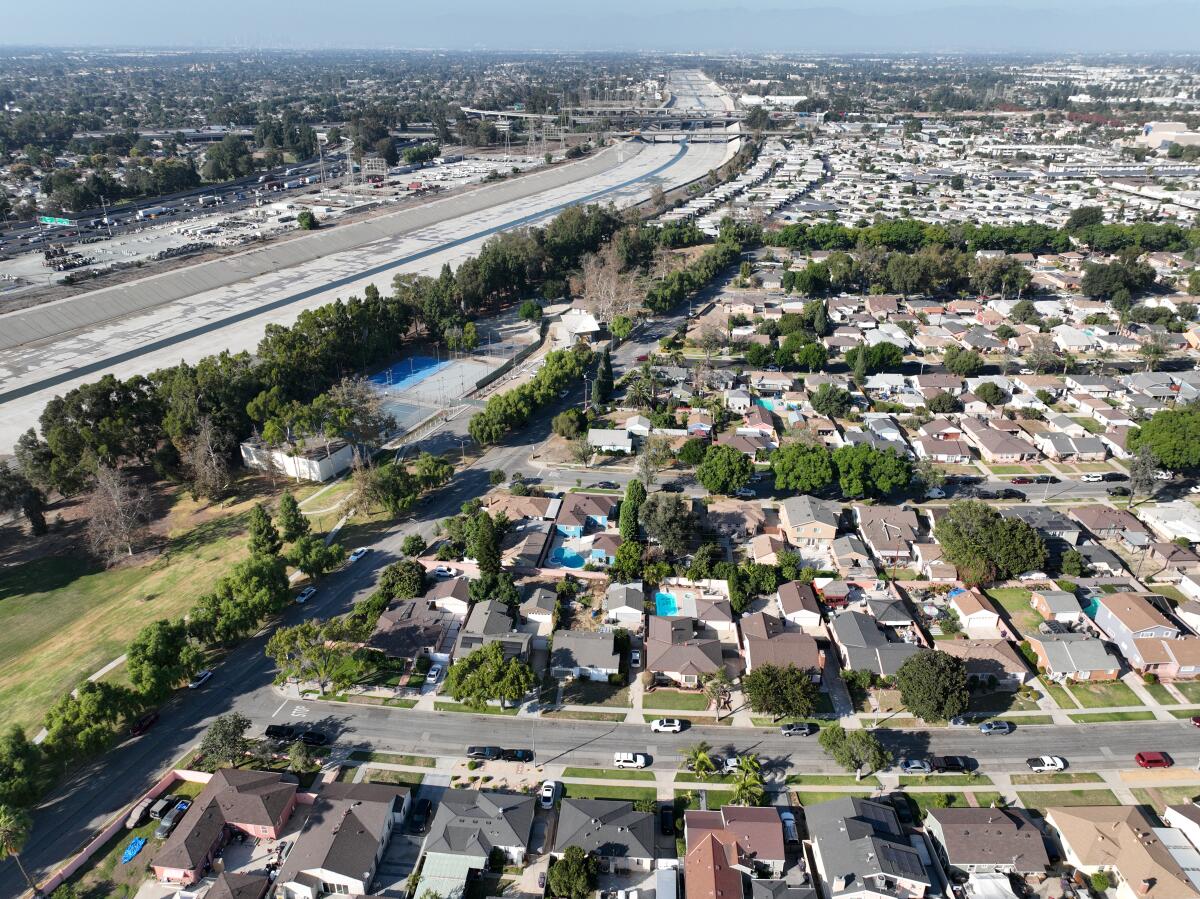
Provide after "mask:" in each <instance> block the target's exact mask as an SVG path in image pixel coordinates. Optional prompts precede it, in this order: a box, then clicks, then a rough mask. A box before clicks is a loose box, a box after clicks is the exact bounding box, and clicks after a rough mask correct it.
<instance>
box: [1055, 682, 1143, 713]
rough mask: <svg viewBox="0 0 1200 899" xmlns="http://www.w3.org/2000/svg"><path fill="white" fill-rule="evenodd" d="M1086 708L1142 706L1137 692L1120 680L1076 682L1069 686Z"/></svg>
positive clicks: (1073, 694)
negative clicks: (1092, 682)
mask: <svg viewBox="0 0 1200 899" xmlns="http://www.w3.org/2000/svg"><path fill="white" fill-rule="evenodd" d="M1068 689H1069V690H1070V691H1071V695H1072V696H1074V697H1075V698H1076V699H1078V700H1079V704H1080V705H1081V706H1083V707H1084V708H1085V709H1103V708H1108V707H1112V706H1130V705H1132V706H1140V705H1143V703H1142V701H1141V700H1140V699H1138V698H1137V694H1136V693H1134V692H1133V690H1131V689H1129V687H1128V686H1126V685H1125V684H1123V683H1121V682H1120V681H1119V680H1114V681H1103V682H1098V683H1094V684H1083V683H1076V684H1071V686H1070V687H1069V688H1068Z"/></svg>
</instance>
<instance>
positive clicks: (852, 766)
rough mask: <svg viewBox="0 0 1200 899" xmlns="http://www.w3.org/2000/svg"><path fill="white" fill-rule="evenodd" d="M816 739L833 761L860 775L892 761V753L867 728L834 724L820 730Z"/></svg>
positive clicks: (883, 766) (877, 769) (885, 765)
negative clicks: (856, 728) (851, 727)
mask: <svg viewBox="0 0 1200 899" xmlns="http://www.w3.org/2000/svg"><path fill="white" fill-rule="evenodd" d="M817 741H818V742H819V743H820V744H821V748H822V749H824V750H825V751H826V752H827V753H829V755H830V756H831V757H832V758H833V760H834V761H835V762H837V763H838V764H839V765H841V766H842V767H843V768H845V769H846V770H847V771H853V772H855V773H856V774H858V775H860V776H861V775H863V774H870V773H871V772H872V771H879V770H881V769H883V768H886V767H887V766H888V765H890V764H891V763H892V754H891V753H890V752H888V751H887V750H886V749H884V748H883V745H882V744H881V743H880V742H879V740H878V739H877V738H876V737H875V735H874V734H873V733H871V732H870V731H867V730H846V729H845V728H843V727H842V726H841V725H840V724H835V725H833V726H832V727H827V728H825V729H824V730H822V731H821V735H820V736H819V737H818V738H817Z"/></svg>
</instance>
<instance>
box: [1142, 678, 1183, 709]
mask: <svg viewBox="0 0 1200 899" xmlns="http://www.w3.org/2000/svg"><path fill="white" fill-rule="evenodd" d="M1143 686H1144V687H1145V688H1146V692H1147V693H1149V694H1150V695H1151V696H1153V697H1154V698H1155V699H1156V700H1158V704H1159V705H1179V700H1178V699H1176V698H1175V696H1174V694H1173V693H1171V691H1170V690H1168V689H1167V688H1166V687H1164V686H1163V685H1162V684H1159V683H1153V684H1143Z"/></svg>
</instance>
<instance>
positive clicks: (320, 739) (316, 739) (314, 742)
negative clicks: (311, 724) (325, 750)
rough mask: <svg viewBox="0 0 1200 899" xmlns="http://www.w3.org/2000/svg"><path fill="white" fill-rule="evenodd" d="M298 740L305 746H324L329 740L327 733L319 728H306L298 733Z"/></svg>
mask: <svg viewBox="0 0 1200 899" xmlns="http://www.w3.org/2000/svg"><path fill="white" fill-rule="evenodd" d="M300 742H301V743H303V744H304V745H305V746H324V745H325V744H326V743H328V742H329V735H328V734H323V733H321V731H319V730H306V731H305V732H304V733H302V734H301V735H300Z"/></svg>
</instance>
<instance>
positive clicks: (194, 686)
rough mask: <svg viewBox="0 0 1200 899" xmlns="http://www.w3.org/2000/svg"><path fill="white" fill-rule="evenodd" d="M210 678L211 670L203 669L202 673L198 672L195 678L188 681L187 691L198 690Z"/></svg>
mask: <svg viewBox="0 0 1200 899" xmlns="http://www.w3.org/2000/svg"><path fill="white" fill-rule="evenodd" d="M212 676H213V673H212V669H211V668H205V669H204V670H203V671H200V672H198V673H197V674H196V676H195V677H193V678H192V679H191V680H190V681H188V689H189V690H199V689H200V688H201V687H203V686H204V685H205V684H206V683H208V679H209V678H210V677H212Z"/></svg>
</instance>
